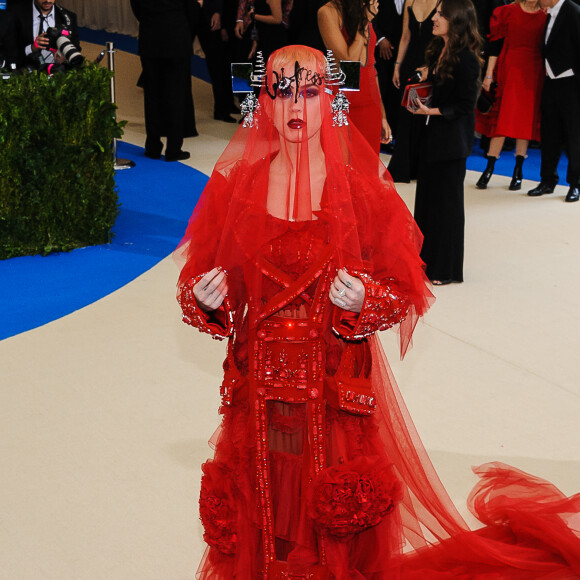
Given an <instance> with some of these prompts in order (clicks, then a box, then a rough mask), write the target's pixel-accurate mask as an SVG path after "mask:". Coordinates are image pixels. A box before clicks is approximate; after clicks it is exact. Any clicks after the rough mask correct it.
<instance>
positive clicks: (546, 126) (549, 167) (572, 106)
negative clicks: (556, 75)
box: [540, 77, 580, 186]
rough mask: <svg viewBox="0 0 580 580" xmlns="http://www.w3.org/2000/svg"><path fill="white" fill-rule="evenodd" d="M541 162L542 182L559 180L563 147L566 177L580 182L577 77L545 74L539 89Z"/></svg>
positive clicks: (579, 113)
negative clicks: (559, 165)
mask: <svg viewBox="0 0 580 580" xmlns="http://www.w3.org/2000/svg"><path fill="white" fill-rule="evenodd" d="M541 112H542V126H541V139H542V166H541V169H540V175H541V178H542V181H543V182H546V183H548V184H551V185H556V183H558V161H560V156H561V155H562V150H565V151H566V154H567V156H568V172H567V175H566V181H567V182H568V183H569V184H570V186H578V185H580V83H579V82H578V79H577V78H576V77H566V78H563V79H555V80H554V79H550V78H549V77H546V80H545V82H544V89H543V91H542V109H541Z"/></svg>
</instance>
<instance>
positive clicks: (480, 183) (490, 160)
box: [475, 155, 497, 189]
mask: <svg viewBox="0 0 580 580" xmlns="http://www.w3.org/2000/svg"><path fill="white" fill-rule="evenodd" d="M496 161H497V157H490V156H489V155H488V156H487V167H486V168H485V171H484V172H483V173H482V174H481V177H480V178H479V179H478V180H477V183H476V184H475V187H477V189H487V184H488V183H489V180H490V179H491V176H492V175H493V170H494V167H495V162H496Z"/></svg>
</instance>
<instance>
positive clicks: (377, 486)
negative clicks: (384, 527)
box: [308, 457, 402, 539]
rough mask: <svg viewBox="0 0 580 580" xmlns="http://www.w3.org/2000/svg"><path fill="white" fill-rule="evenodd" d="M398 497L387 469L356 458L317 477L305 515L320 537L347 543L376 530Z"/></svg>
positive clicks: (395, 483)
mask: <svg viewBox="0 0 580 580" xmlns="http://www.w3.org/2000/svg"><path fill="white" fill-rule="evenodd" d="M401 497H402V491H401V485H400V483H399V480H398V479H397V478H396V477H395V474H394V473H393V468H392V466H391V465H389V464H387V463H385V462H383V461H376V460H372V459H371V458H368V457H359V458H357V459H355V460H354V461H350V462H348V463H343V464H342V465H336V466H333V467H329V468H327V469H325V470H324V471H322V472H321V473H320V475H319V476H318V477H317V478H316V479H315V480H314V481H313V482H312V485H311V487H310V494H309V510H308V511H309V515H310V517H311V518H312V519H313V520H314V523H315V525H316V527H317V528H318V529H319V530H320V531H321V532H322V533H325V534H329V535H331V536H334V537H336V538H339V539H347V538H350V537H352V536H353V535H354V534H357V533H359V532H362V531H363V530H366V529H367V528H370V527H372V526H376V525H377V524H378V523H379V522H380V521H381V520H382V519H383V517H384V516H386V515H387V514H390V513H391V512H392V511H393V510H394V509H395V506H396V504H397V502H398V501H399V500H400V499H401Z"/></svg>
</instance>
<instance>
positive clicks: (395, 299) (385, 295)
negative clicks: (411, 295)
mask: <svg viewBox="0 0 580 580" xmlns="http://www.w3.org/2000/svg"><path fill="white" fill-rule="evenodd" d="M352 274H353V275H354V276H357V277H358V278H360V279H361V281H362V282H363V284H364V285H365V291H366V293H365V299H364V302H363V306H362V309H361V311H360V313H359V314H356V313H355V312H347V311H346V310H343V309H342V308H338V307H337V306H335V308H334V314H333V319H332V328H333V330H334V332H335V333H336V334H338V335H340V336H342V337H343V338H345V339H346V340H360V339H361V338H364V337H366V336H370V335H371V334H374V333H375V332H377V331H379V330H386V329H387V328H390V327H391V326H394V325H395V324H397V323H399V322H401V321H402V320H404V319H405V316H406V315H407V312H408V310H409V300H408V298H407V296H406V295H405V294H403V293H402V292H400V291H399V290H398V289H397V286H396V283H395V281H394V280H393V279H392V278H388V279H386V280H384V281H382V282H381V283H379V282H375V281H374V280H373V279H372V278H371V277H370V276H369V275H368V274H364V273H359V272H353V273H352Z"/></svg>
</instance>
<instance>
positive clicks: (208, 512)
mask: <svg viewBox="0 0 580 580" xmlns="http://www.w3.org/2000/svg"><path fill="white" fill-rule="evenodd" d="M231 481H232V479H231V476H230V474H229V473H228V471H227V470H226V468H225V467H224V466H223V465H220V464H217V463H215V462H213V461H207V462H206V463H204V464H203V477H202V479H201V492H200V497H199V516H200V518H201V522H202V524H203V527H204V530H205V534H204V535H203V539H204V540H205V542H206V543H207V544H208V545H209V546H212V547H213V548H216V549H218V550H219V551H220V552H223V553H224V554H229V555H232V554H234V553H235V551H236V541H237V534H236V528H237V526H236V513H235V511H234V509H233V507H232V503H233V501H232V500H233V497H232V489H231V485H232V484H231Z"/></svg>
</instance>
